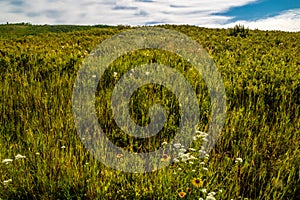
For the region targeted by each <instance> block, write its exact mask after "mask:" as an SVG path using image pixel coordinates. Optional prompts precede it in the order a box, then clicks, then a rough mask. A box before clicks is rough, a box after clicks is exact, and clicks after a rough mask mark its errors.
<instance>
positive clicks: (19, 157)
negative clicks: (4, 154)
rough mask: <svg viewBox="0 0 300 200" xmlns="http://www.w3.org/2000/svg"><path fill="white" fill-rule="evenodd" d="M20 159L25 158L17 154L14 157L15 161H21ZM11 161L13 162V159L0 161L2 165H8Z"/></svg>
mask: <svg viewBox="0 0 300 200" xmlns="http://www.w3.org/2000/svg"><path fill="white" fill-rule="evenodd" d="M22 158H26V156H22V155H21V154H17V155H16V156H15V160H18V159H22ZM12 161H13V159H10V158H6V159H3V160H2V163H3V164H8V163H11V162H12Z"/></svg>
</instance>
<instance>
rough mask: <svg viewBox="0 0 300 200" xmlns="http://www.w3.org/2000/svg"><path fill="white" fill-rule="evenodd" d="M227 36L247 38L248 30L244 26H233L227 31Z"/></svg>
mask: <svg viewBox="0 0 300 200" xmlns="http://www.w3.org/2000/svg"><path fill="white" fill-rule="evenodd" d="M229 35H230V36H234V37H237V36H240V37H243V38H245V37H247V36H248V35H249V28H245V26H244V25H240V24H238V25H235V26H234V27H233V28H230V29H229Z"/></svg>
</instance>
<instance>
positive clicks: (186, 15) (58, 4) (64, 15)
mask: <svg viewBox="0 0 300 200" xmlns="http://www.w3.org/2000/svg"><path fill="white" fill-rule="evenodd" d="M18 1H19V2H23V4H22V6H17V5H16V2H18ZM255 1H258V0H235V1H232V0H210V1H200V0H189V1H182V0H81V1H73V0H36V1H31V0H14V2H15V3H14V4H12V1H9V0H2V1H0V22H2V23H5V22H7V21H8V22H30V23H33V24H82V25H84V24H109V25H118V24H125V25H143V24H151V23H161V24H163V23H168V24H192V25H199V26H207V27H228V26H229V27H232V26H233V25H234V24H237V23H241V24H245V25H247V26H249V27H250V28H252V27H253V28H259V29H280V30H289V31H291V30H299V28H300V27H299V25H298V24H300V23H299V15H300V13H299V12H296V11H291V12H287V13H283V14H281V15H279V16H277V17H273V18H269V19H263V20H258V21H255V22H247V21H238V22H234V23H231V24H227V23H228V22H229V20H230V19H231V18H230V17H228V16H221V15H214V13H221V12H225V11H227V10H229V9H230V8H232V7H237V6H243V5H247V4H249V3H253V2H255ZM272 20H274V21H276V22H273V21H272ZM297 26H298V27H297Z"/></svg>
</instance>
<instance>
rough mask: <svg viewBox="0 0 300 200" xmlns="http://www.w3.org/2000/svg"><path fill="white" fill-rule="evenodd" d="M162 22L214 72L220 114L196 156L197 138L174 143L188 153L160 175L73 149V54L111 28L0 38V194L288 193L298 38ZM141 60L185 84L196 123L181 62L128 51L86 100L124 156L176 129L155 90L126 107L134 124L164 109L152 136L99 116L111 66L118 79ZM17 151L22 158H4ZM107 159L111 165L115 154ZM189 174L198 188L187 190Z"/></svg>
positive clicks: (205, 117) (105, 113) (296, 156)
mask: <svg viewBox="0 0 300 200" xmlns="http://www.w3.org/2000/svg"><path fill="white" fill-rule="evenodd" d="M164 27H165V28H171V29H175V30H178V31H181V32H183V33H185V34H187V35H189V36H190V37H192V38H193V39H195V40H197V41H198V42H199V43H200V44H202V45H203V46H204V48H205V49H206V50H207V51H208V52H209V54H210V55H211V57H212V58H213V59H214V61H215V63H216V65H217V67H218V69H219V71H220V72H221V74H222V77H223V80H224V83H225V89H226V94H227V98H228V99H227V105H228V106H227V118H226V123H225V126H224V128H223V130H222V133H221V136H220V138H219V140H218V142H217V144H216V146H215V148H214V149H213V151H212V152H211V153H210V154H209V155H207V156H206V157H205V158H203V159H200V158H198V157H199V152H198V151H199V150H200V148H201V143H202V139H201V138H199V139H197V140H195V141H194V142H193V144H192V146H191V148H192V149H188V148H187V147H185V149H186V151H187V152H188V153H190V154H189V156H191V155H193V156H194V157H196V158H198V159H193V158H192V157H190V159H189V160H187V161H186V162H184V161H182V159H179V160H180V162H176V163H174V164H172V165H170V166H169V167H166V168H164V169H161V170H157V171H153V172H151V173H145V174H130V173H123V172H119V171H117V170H112V169H110V168H108V167H106V166H105V165H103V164H101V163H100V162H99V161H97V160H96V159H95V158H94V157H93V155H92V154H90V153H89V152H88V151H87V150H86V149H85V148H84V146H83V144H82V142H81V140H80V138H79V136H78V135H77V132H76V130H75V126H74V122H73V116H72V102H71V97H72V89H73V83H74V81H75V78H76V75H77V72H78V69H79V67H80V65H81V63H82V61H83V59H84V58H85V56H86V55H87V54H88V53H89V52H90V51H91V50H92V49H93V48H94V47H95V46H96V45H97V44H99V43H100V42H101V41H103V40H104V39H106V38H108V37H110V36H111V35H112V34H115V33H117V32H119V31H121V29H118V30H116V29H111V30H110V29H109V28H105V29H94V30H93V29H92V30H87V31H77V32H70V33H60V34H54V33H51V34H44V35H41V36H27V37H22V38H18V39H12V40H1V41H0V46H1V50H2V56H1V57H0V63H1V66H0V67H1V71H2V72H1V74H0V78H1V81H0V90H1V93H0V94H1V98H0V109H1V113H2V115H1V118H0V119H1V120H0V159H1V161H5V160H4V159H13V160H12V161H7V162H2V163H0V181H1V182H0V198H2V199H176V198H180V196H179V194H180V192H183V193H181V194H185V195H183V196H184V197H183V198H186V199H198V198H200V197H202V198H204V199H205V197H207V196H214V197H215V198H216V199H246V198H248V199H297V198H300V184H299V180H300V177H299V170H300V168H299V163H300V150H299V146H300V144H299V143H300V140H299V138H300V129H299V128H300V116H299V111H300V102H299V96H300V89H299V88H300V73H299V72H300V63H299V60H300V50H299V42H298V41H300V35H299V34H298V33H284V32H263V31H249V32H248V35H247V37H245V38H241V37H239V36H236V37H235V36H228V32H227V31H226V30H213V29H203V28H197V27H192V26H167V25H166V26H164ZM151 62H158V63H163V64H165V65H168V66H171V67H174V68H176V69H177V70H179V71H180V72H181V73H182V74H183V75H184V76H185V77H186V78H187V79H188V80H189V81H190V82H191V84H192V86H193V88H194V89H195V91H196V93H197V98H198V100H199V103H200V110H201V120H200V122H199V125H198V129H199V131H202V132H206V131H207V129H208V123H209V116H210V111H211V110H210V102H209V95H208V92H207V89H206V86H205V83H204V81H203V80H202V78H201V76H200V75H199V74H197V73H196V71H195V70H193V67H192V66H191V65H190V64H189V62H188V61H186V60H184V59H182V58H179V57H178V56H176V55H173V54H170V53H166V52H161V51H158V50H149V49H146V50H141V51H137V52H132V53H131V54H128V55H125V56H123V57H121V58H119V59H117V60H116V61H115V62H114V63H112V65H111V66H110V68H109V69H108V70H107V71H106V72H105V76H103V78H102V79H101V80H100V83H99V85H98V91H97V95H96V106H95V107H96V112H97V116H98V119H99V122H100V124H101V126H102V128H103V129H104V130H105V131H106V133H107V135H108V137H109V138H110V139H111V140H112V141H113V142H114V143H115V144H117V145H119V146H121V147H123V148H124V149H127V150H129V151H134V152H145V151H149V150H155V149H156V148H158V147H159V146H162V145H163V144H162V143H163V142H169V141H171V140H172V138H173V137H174V132H176V124H177V123H178V118H179V116H178V114H179V111H178V108H179V106H178V102H177V101H176V98H175V97H174V95H173V94H172V93H171V92H170V91H168V90H167V89H166V88H163V87H161V86H159V85H153V84H152V85H151V84H150V85H146V86H144V87H142V88H140V89H139V90H138V91H137V92H136V93H135V94H134V96H133V97H132V101H131V102H130V106H131V107H132V113H131V114H132V116H133V118H134V119H135V120H136V122H137V123H139V124H141V125H144V124H147V123H148V121H147V120H148V118H147V115H146V113H147V109H148V108H149V106H150V105H152V104H153V103H156V102H159V103H162V104H163V105H164V106H165V107H166V109H167V111H168V113H170V115H169V118H168V126H167V128H166V129H165V130H164V131H163V132H161V133H160V134H158V135H157V136H156V137H153V138H150V139H145V140H137V139H135V138H133V137H129V136H128V135H126V134H125V133H124V132H122V131H121V130H119V129H118V127H116V124H115V123H114V120H113V117H112V115H111V110H110V107H109V105H110V104H109V99H110V94H111V92H112V89H113V87H114V85H115V78H114V76H113V74H114V72H117V74H118V78H119V77H121V75H122V74H124V73H126V71H127V70H129V69H130V68H131V67H132V66H138V65H140V64H142V63H151ZM148 100H149V101H148ZM171 113H172V114H171ZM173 113H174V115H173ZM187 152H185V153H187ZM17 154H21V155H23V156H26V158H19V159H16V157H15V156H17ZM239 158H241V159H239ZM119 159H120V162H122V156H120V158H119ZM163 159H165V158H164V155H162V162H163ZM166 159H167V158H166ZM195 178H199V179H201V181H203V184H201V186H199V187H196V186H195V185H193V183H192V180H193V179H195ZM10 179H11V181H8V180H10ZM204 189H205V190H206V191H205V190H204ZM210 192H215V193H216V194H213V193H211V194H208V193H210Z"/></svg>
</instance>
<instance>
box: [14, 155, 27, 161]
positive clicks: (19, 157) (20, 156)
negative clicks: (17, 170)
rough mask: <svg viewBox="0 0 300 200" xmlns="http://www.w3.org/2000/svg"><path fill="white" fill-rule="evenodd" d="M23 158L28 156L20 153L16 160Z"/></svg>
mask: <svg viewBox="0 0 300 200" xmlns="http://www.w3.org/2000/svg"><path fill="white" fill-rule="evenodd" d="M22 158H26V156H22V155H21V154H18V155H16V156H15V159H16V160H18V159H22Z"/></svg>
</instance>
